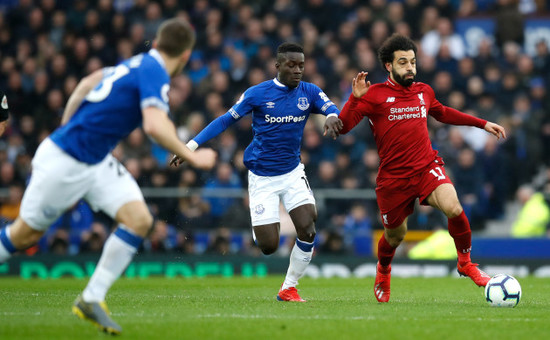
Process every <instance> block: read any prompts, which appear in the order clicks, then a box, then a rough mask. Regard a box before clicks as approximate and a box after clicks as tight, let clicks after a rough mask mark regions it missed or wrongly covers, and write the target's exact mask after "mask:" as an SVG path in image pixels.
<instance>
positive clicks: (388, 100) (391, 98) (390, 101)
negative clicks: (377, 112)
mask: <svg viewBox="0 0 550 340" xmlns="http://www.w3.org/2000/svg"><path fill="white" fill-rule="evenodd" d="M394 101H395V97H388V99H386V103H393V102H394Z"/></svg>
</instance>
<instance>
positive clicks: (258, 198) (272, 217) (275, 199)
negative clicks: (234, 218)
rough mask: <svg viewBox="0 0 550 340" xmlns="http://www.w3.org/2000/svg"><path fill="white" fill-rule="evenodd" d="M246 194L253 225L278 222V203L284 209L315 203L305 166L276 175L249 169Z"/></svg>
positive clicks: (289, 209)
mask: <svg viewBox="0 0 550 340" xmlns="http://www.w3.org/2000/svg"><path fill="white" fill-rule="evenodd" d="M248 195H249V197H250V216H251V218H252V226H253V227H255V226H259V225H264V224H270V223H279V222H280V220H281V219H280V217H279V202H280V201H282V202H283V205H284V207H285V209H286V211H288V212H290V211H291V210H292V209H294V208H296V207H299V206H301V205H304V204H315V197H313V192H312V191H311V188H310V187H309V183H308V181H307V178H306V173H305V172H304V165H303V164H301V163H300V164H299V165H298V166H297V167H296V169H294V170H292V171H291V172H289V173H286V174H284V175H279V176H258V175H255V174H253V173H252V172H251V171H248Z"/></svg>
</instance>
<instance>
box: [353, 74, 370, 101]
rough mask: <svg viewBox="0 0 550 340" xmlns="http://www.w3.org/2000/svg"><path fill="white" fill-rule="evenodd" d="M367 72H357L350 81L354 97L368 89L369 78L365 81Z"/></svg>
mask: <svg viewBox="0 0 550 340" xmlns="http://www.w3.org/2000/svg"><path fill="white" fill-rule="evenodd" d="M368 74H369V73H368V72H359V73H357V77H355V78H353V81H352V82H351V89H352V92H353V96H354V97H355V98H361V97H363V96H364V95H365V94H367V92H368V91H369V87H370V80H369V81H367V75H368Z"/></svg>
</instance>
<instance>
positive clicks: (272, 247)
mask: <svg viewBox="0 0 550 340" xmlns="http://www.w3.org/2000/svg"><path fill="white" fill-rule="evenodd" d="M258 246H259V247H260V250H261V251H262V253H263V254H264V255H271V254H273V253H274V252H276V251H277V249H278V248H279V245H278V244H263V245H262V244H259V245H258Z"/></svg>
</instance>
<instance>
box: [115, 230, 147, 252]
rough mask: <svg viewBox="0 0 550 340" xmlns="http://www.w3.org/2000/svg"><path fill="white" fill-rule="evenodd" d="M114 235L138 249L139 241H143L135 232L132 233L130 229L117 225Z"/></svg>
mask: <svg viewBox="0 0 550 340" xmlns="http://www.w3.org/2000/svg"><path fill="white" fill-rule="evenodd" d="M114 234H115V236H117V237H118V238H119V239H121V240H122V241H124V242H126V243H128V244H129V245H130V246H132V247H134V248H136V249H139V247H140V246H141V243H143V238H142V237H140V236H137V235H136V234H134V233H132V232H131V231H129V230H127V229H124V228H122V227H121V226H119V227H118V228H117V229H116V230H115V232H114Z"/></svg>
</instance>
